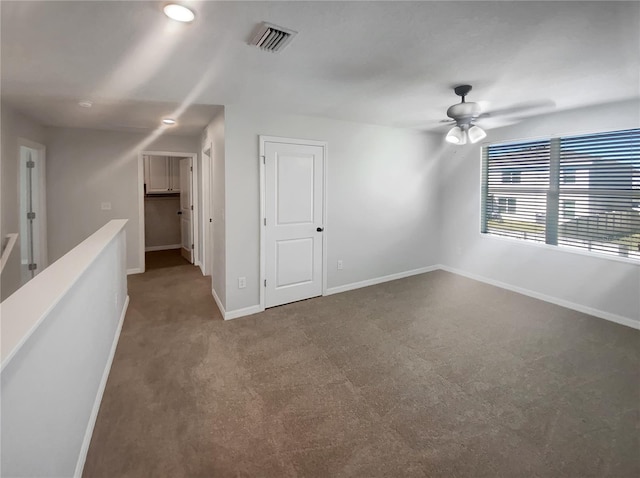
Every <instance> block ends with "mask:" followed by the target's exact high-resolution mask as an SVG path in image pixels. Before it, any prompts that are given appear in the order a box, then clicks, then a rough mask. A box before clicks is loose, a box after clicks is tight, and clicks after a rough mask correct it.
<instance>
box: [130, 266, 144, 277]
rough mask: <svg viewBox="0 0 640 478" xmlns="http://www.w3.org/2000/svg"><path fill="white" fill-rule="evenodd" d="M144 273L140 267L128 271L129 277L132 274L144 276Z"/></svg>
mask: <svg viewBox="0 0 640 478" xmlns="http://www.w3.org/2000/svg"><path fill="white" fill-rule="evenodd" d="M143 272H144V271H143V270H142V269H140V268H139V267H134V268H133V269H127V275H128V276H129V275H131V274H142V273H143Z"/></svg>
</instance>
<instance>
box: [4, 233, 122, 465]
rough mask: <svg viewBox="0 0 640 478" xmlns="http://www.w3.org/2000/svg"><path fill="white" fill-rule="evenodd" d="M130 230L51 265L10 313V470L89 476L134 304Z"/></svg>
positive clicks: (97, 238) (98, 237)
mask: <svg viewBox="0 0 640 478" xmlns="http://www.w3.org/2000/svg"><path fill="white" fill-rule="evenodd" d="M123 227H124V221H113V222H111V223H109V224H108V225H106V226H105V227H103V228H101V230H100V231H98V232H96V233H95V234H93V235H92V236H91V237H89V238H88V239H87V240H85V241H84V242H83V243H82V244H81V245H80V246H79V247H77V248H74V250H73V251H71V252H70V253H69V254H68V255H67V256H65V257H63V258H62V259H60V261H58V262H57V263H54V264H52V265H51V266H50V267H49V268H47V269H45V270H44V271H43V272H41V273H40V274H39V275H38V276H36V277H35V278H34V279H33V280H31V281H30V282H28V283H27V284H26V285H25V286H24V287H22V288H21V289H20V290H18V291H17V292H16V293H15V294H14V295H12V296H11V297H9V298H8V299H7V300H6V301H5V302H3V303H2V305H1V306H0V307H1V309H2V318H1V320H2V374H1V385H2V386H1V393H2V396H1V400H2V409H1V412H2V416H1V421H2V437H1V445H2V450H1V453H2V466H1V470H0V474H1V475H2V476H7V477H9V476H11V477H22V476H23V477H33V476H42V477H44V476H59V477H71V476H80V474H81V472H82V466H83V464H84V459H85V457H86V452H87V450H88V447H89V441H90V440H91V433H92V431H93V425H94V423H95V419H96V417H97V413H98V408H99V405H100V400H101V397H102V392H103V391H104V386H105V384H106V381H107V376H108V372H109V368H110V365H111V360H112V358H113V353H114V352H115V348H116V344H117V341H118V336H119V333H120V327H121V326H122V320H123V319H124V314H125V310H126V304H127V277H126V266H125V236H124V229H123Z"/></svg>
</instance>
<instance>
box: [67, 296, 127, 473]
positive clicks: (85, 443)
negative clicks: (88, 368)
mask: <svg viewBox="0 0 640 478" xmlns="http://www.w3.org/2000/svg"><path fill="white" fill-rule="evenodd" d="M128 307H129V296H128V295H127V298H126V299H125V301H124V306H123V307H122V313H121V314H120V319H119V320H118V327H117V328H116V334H115V336H114V337H113V343H112V344H111V350H110V351H109V357H108V358H107V363H106V365H105V367H104V372H102V379H101V380H100V385H98V393H97V394H96V399H95V401H94V402H93V408H92V409H91V415H90V416H89V423H87V429H86V431H85V432H84V440H82V446H81V447H80V455H79V456H78V461H77V462H76V469H75V471H74V473H73V476H74V477H78V478H79V477H81V476H82V470H83V469H84V464H85V461H86V459H87V453H88V452H89V445H90V444H91V437H92V436H93V429H94V427H95V425H96V419H97V418H98V412H99V411H100V404H101V403H102V395H103V394H104V389H105V388H106V386H107V379H108V378H109V372H110V371H111V364H112V363H113V357H114V356H115V354H116V348H117V347H118V340H119V339H120V331H121V330H122V324H123V323H124V317H125V315H127V309H128Z"/></svg>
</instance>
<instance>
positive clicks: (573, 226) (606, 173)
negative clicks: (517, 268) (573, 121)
mask: <svg viewBox="0 0 640 478" xmlns="http://www.w3.org/2000/svg"><path fill="white" fill-rule="evenodd" d="M560 177H561V181H560V191H559V194H560V195H559V200H560V204H561V206H562V205H563V204H566V203H569V204H571V203H573V211H574V216H573V217H568V216H565V217H562V216H560V222H559V224H558V243H559V244H560V245H566V246H571V247H579V248H581V249H587V250H592V251H598V252H607V253H614V254H619V255H622V256H630V257H636V258H640V249H639V247H640V246H639V245H640V130H638V129H632V130H626V131H614V132H608V133H600V134H591V135H582V136H570V137H565V138H561V139H560ZM563 177H569V178H573V182H570V181H562V178H563Z"/></svg>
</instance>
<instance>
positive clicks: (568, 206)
mask: <svg viewBox="0 0 640 478" xmlns="http://www.w3.org/2000/svg"><path fill="white" fill-rule="evenodd" d="M562 216H563V217H565V218H572V217H576V202H575V201H570V200H569V199H565V200H564V201H562Z"/></svg>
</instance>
